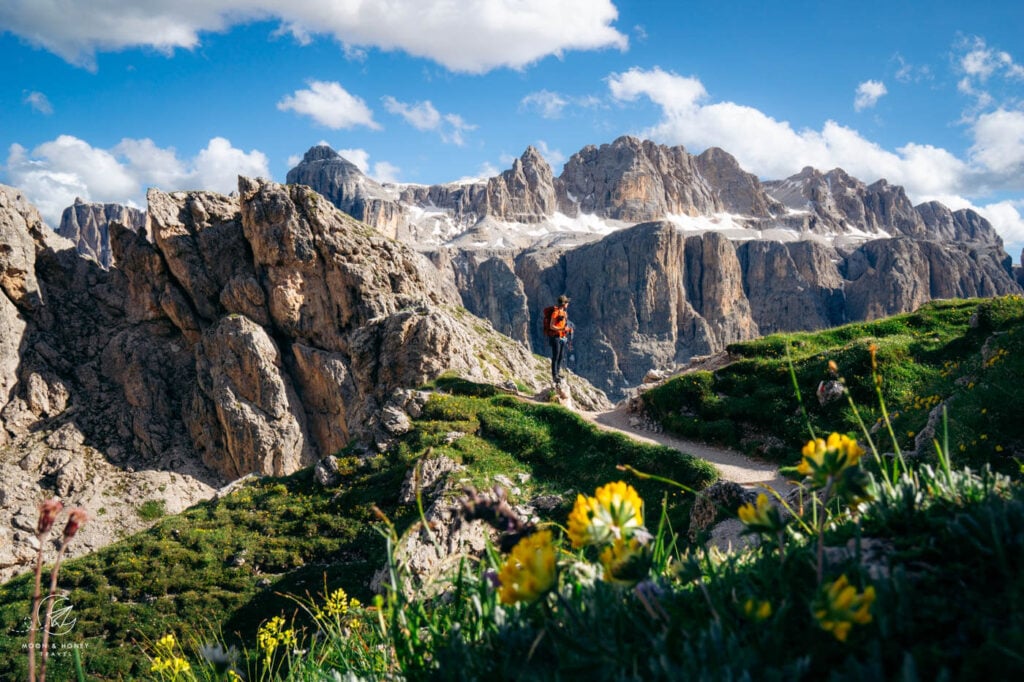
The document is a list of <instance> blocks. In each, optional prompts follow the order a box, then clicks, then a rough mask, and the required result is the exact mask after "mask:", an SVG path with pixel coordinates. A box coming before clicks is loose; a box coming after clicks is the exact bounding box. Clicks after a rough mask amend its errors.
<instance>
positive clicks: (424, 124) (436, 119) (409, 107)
mask: <svg viewBox="0 0 1024 682" xmlns="http://www.w3.org/2000/svg"><path fill="white" fill-rule="evenodd" d="M383 101H384V108H385V109H387V110H388V111H389V112H391V113H392V114H396V115H398V116H401V117H402V118H404V119H405V122H406V123H408V124H409V125H411V126H412V127H413V128H416V129H417V130H436V129H437V128H438V127H439V126H440V125H441V113H440V112H439V111H438V110H437V109H435V108H434V105H433V104H431V103H430V100H426V101H425V102H417V103H416V104H406V103H404V102H399V101H398V100H397V99H395V98H394V97H390V96H388V97H384V98H383Z"/></svg>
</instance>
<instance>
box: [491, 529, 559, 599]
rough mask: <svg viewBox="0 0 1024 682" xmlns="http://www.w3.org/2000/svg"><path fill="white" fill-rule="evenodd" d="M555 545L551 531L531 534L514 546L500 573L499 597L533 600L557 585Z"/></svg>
mask: <svg viewBox="0 0 1024 682" xmlns="http://www.w3.org/2000/svg"><path fill="white" fill-rule="evenodd" d="M556 578H557V573H556V572H555V546H554V545H553V544H552V541H551V531H549V530H542V531H540V532H537V533H533V534H532V535H528V536H526V537H525V538H523V539H522V540H520V541H519V542H517V543H516V546H515V547H513V548H512V552H511V553H510V554H509V557H508V560H507V561H506V562H505V565H504V566H502V567H501V571H500V572H499V573H498V580H499V582H500V583H501V591H500V592H499V595H498V596H499V597H500V598H501V601H502V603H504V604H514V603H516V602H517V601H525V602H533V601H536V600H537V599H539V598H540V597H541V596H542V595H543V594H545V593H546V592H547V591H548V590H550V589H551V588H552V587H554V586H555V580H556Z"/></svg>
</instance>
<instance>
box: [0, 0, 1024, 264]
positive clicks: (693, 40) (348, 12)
mask: <svg viewBox="0 0 1024 682" xmlns="http://www.w3.org/2000/svg"><path fill="white" fill-rule="evenodd" d="M967 5H968V3H965V2H950V1H947V0H939V1H932V2H926V1H911V2H894V1H892V0H890V1H889V2H874V1H862V2H858V3H836V2H772V3H766V2H763V0H761V1H758V2H746V1H740V0H732V1H729V0H722V1H718V2H685V1H670V0H664V1H660V0H631V1H624V0H434V1H428V0H387V1H385V0H290V1H289V2H287V3H283V2H277V1H274V0H133V1H127V0H4V2H3V4H2V5H0V31H2V33H0V59H2V63H3V64H4V68H3V69H2V70H0V182H2V183H5V184H8V185H13V186H16V187H19V188H20V189H22V190H23V191H24V192H25V193H26V194H27V195H28V197H29V198H30V199H31V200H32V201H33V202H34V203H35V204H36V205H37V206H38V207H39V208H40V210H41V211H42V213H43V215H44V217H45V218H46V219H47V220H48V221H49V222H51V223H55V222H56V221H57V220H59V216H60V213H61V210H62V209H63V208H64V207H65V206H67V205H69V204H70V203H71V202H72V201H73V200H74V198H75V197H76V196H77V197H82V198H83V199H86V200H89V201H104V202H109V201H113V202H121V203H134V204H136V205H139V206H144V205H145V191H146V188H147V187H150V186H156V187H160V188H161V189H165V190H172V189H192V188H204V189H213V190H216V191H221V192H229V191H231V190H232V189H233V188H234V186H235V177H236V176H237V175H238V174H239V173H241V174H246V175H260V176H264V177H270V178H272V179H274V180H278V181H282V182H283V181H284V178H285V174H286V173H287V171H288V169H289V168H290V167H291V166H292V165H294V163H295V162H296V161H297V159H298V158H300V157H301V155H302V154H303V153H304V152H305V151H306V149H308V148H309V147H310V146H312V145H314V144H317V143H319V142H327V143H328V144H330V145H331V146H332V147H334V148H335V149H338V150H340V151H342V152H343V153H344V154H345V155H346V156H347V157H348V158H349V159H350V160H351V161H353V162H355V163H357V164H358V165H360V166H361V167H362V168H364V169H365V171H366V172H367V173H368V174H369V175H371V176H373V177H376V178H377V179H379V180H385V181H399V182H416V183H438V182H447V181H452V180H456V179H460V178H465V177H479V176H484V175H493V174H495V173H497V172H500V171H501V170H503V169H505V168H507V167H509V165H510V164H511V161H512V159H513V158H515V157H517V156H519V155H520V154H522V152H523V151H524V150H525V149H526V147H527V146H528V145H533V146H535V147H537V148H538V149H539V150H540V151H541V152H542V153H543V154H544V156H545V157H546V158H547V159H548V161H549V162H550V163H551V165H552V167H553V168H554V171H555V173H556V174H558V173H560V172H561V167H562V164H563V163H564V162H565V160H567V159H568V157H569V156H571V155H572V154H573V153H574V152H576V151H578V150H579V149H580V148H582V147H583V146H585V145H588V144H595V145H600V144H603V143H608V142H611V141H612V140H614V139H615V138H616V137H618V136H620V135H624V134H631V135H637V136H641V137H647V138H650V139H654V140H656V141H657V142H660V143H663V144H671V145H675V144H682V145H684V146H685V147H686V148H687V149H688V150H689V151H690V152H692V153H699V152H701V151H703V150H704V149H706V148H707V147H709V146H717V147H721V148H723V149H725V150H726V151H728V152H730V153H732V154H733V155H734V156H736V157H737V159H739V161H740V163H741V164H742V165H743V166H744V167H745V168H746V169H747V170H749V171H751V172H753V173H756V174H757V175H758V176H760V177H761V178H762V179H777V178H782V177H785V176H787V175H790V174H793V173H796V172H798V171H799V170H800V169H801V168H802V167H803V166H806V165H811V166H815V167H817V168H820V169H822V170H828V169H831V168H834V167H837V166H838V167H842V168H844V169H845V170H847V171H848V172H850V173H851V174H852V175H854V176H856V177H858V178H860V179H861V180H863V181H865V182H868V183H870V182H873V181H875V180H878V179H879V178H886V179H887V180H889V181H890V182H892V183H894V184H900V185H903V186H904V187H905V188H906V189H907V191H908V193H909V194H910V196H911V198H912V199H913V200H914V202H915V203H917V202H921V201H925V200H929V199H938V200H940V201H943V202H945V203H947V204H948V205H950V206H951V207H952V208H962V207H967V206H970V207H974V208H976V209H978V210H979V211H981V212H982V213H983V214H984V215H985V216H986V217H988V218H989V219H990V220H991V221H992V222H993V223H994V224H995V225H996V227H997V229H998V230H999V231H1000V232H1001V234H1002V235H1003V237H1004V240H1005V241H1006V242H1007V248H1008V251H1009V252H1010V254H1011V255H1012V256H1013V257H1014V260H1015V261H1017V260H1018V259H1019V256H1020V253H1021V248H1022V247H1024V218H1022V216H1024V2H1020V1H1019V0H1012V1H1010V0H1007V1H1004V2H998V1H986V0H980V1H978V2H975V3H971V6H970V7H969V8H968V7H967Z"/></svg>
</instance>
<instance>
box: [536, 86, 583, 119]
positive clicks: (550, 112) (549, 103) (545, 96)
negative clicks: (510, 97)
mask: <svg viewBox="0 0 1024 682" xmlns="http://www.w3.org/2000/svg"><path fill="white" fill-rule="evenodd" d="M600 105H601V100H600V99H598V98H597V97H594V96H593V95H586V96H582V97H573V96H570V95H563V94H561V93H558V92H551V91H550V90H538V91H537V92H531V93H530V94H528V95H527V96H526V97H523V98H522V99H521V100H519V108H520V109H522V110H525V111H537V112H538V113H540V115H541V117H542V118H547V119H557V118H561V117H562V114H564V113H565V110H566V109H567V108H568V107H570V106H573V107H579V108H585V109H589V108H593V107H598V106H600Z"/></svg>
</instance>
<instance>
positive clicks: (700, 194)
mask: <svg viewBox="0 0 1024 682" xmlns="http://www.w3.org/2000/svg"><path fill="white" fill-rule="evenodd" d="M559 179H560V180H561V182H562V183H563V184H564V186H565V192H566V194H567V195H568V198H569V201H570V202H571V204H570V205H569V206H566V207H564V212H565V213H566V214H567V215H576V214H577V213H592V214H596V215H599V216H604V217H607V218H611V219H614V220H622V221H625V222H631V223H639V222H644V221H649V220H656V219H658V218H662V217H665V216H666V215H668V214H670V213H679V214H684V215H691V216H694V215H708V214H712V213H718V212H721V211H722V210H724V205H723V204H722V202H721V199H720V198H719V196H718V193H717V192H716V191H715V189H714V188H713V187H712V186H711V185H710V183H708V181H707V180H706V178H705V177H704V176H703V175H702V174H701V173H700V170H699V168H698V164H697V162H696V161H695V160H694V157H693V156H691V155H690V154H689V153H688V152H687V151H686V150H685V149H684V148H683V147H681V146H678V147H665V146H662V145H658V144H655V143H654V142H650V141H641V140H638V139H637V138H635V137H620V138H618V139H617V140H615V142H613V143H612V144H610V145H607V144H606V145H601V146H600V147H595V146H593V145H590V146H587V147H584V148H583V149H581V150H580V151H578V152H576V153H575V154H573V155H572V157H570V158H569V161H568V162H566V164H565V170H564V171H563V172H562V175H561V177H560V178H559Z"/></svg>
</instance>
